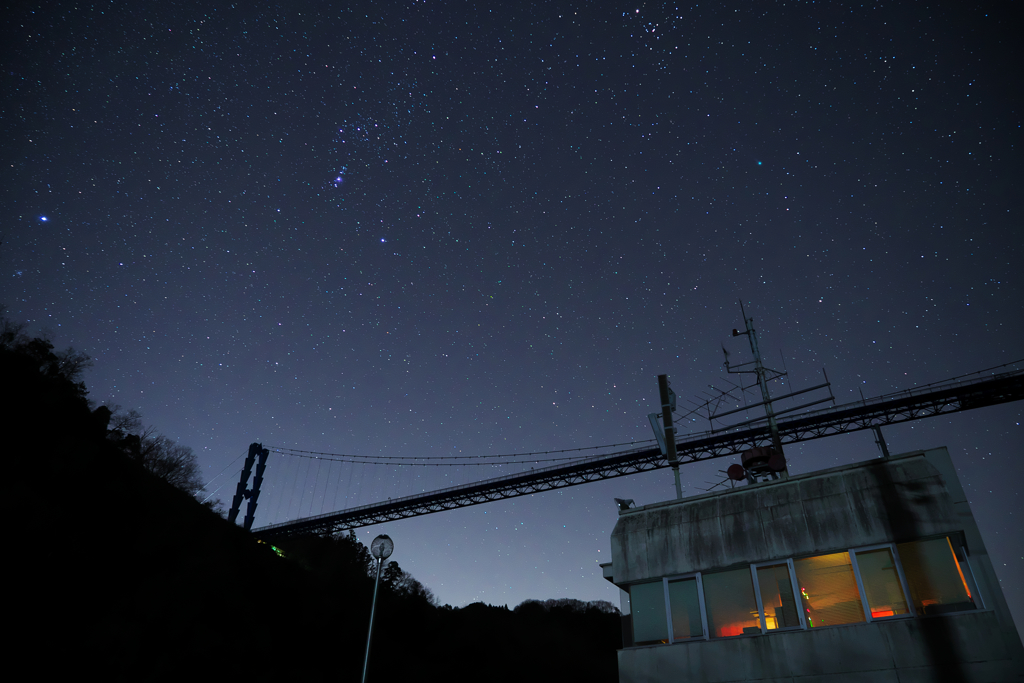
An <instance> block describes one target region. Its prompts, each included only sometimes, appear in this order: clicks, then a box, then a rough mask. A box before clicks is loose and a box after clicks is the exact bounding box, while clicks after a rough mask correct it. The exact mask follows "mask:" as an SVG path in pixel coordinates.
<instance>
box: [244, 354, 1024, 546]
mask: <svg viewBox="0 0 1024 683" xmlns="http://www.w3.org/2000/svg"><path fill="white" fill-rule="evenodd" d="M1021 399H1024V370H1020V369H1014V370H1009V371H1007V372H1002V373H998V374H993V375H987V376H984V377H980V378H972V379H958V380H950V381H948V382H943V383H938V384H933V385H929V386H926V387H922V388H919V389H911V390H907V391H901V392H898V393H894V394H886V395H884V396H879V397H877V398H872V399H866V400H862V401H857V402H855V403H848V404H845V405H840V406H835V407H831V408H826V409H823V410H816V411H813V412H808V413H802V414H800V415H797V416H795V417H791V418H788V419H780V420H779V422H778V430H779V437H780V439H781V442H782V444H789V443H797V442H799V441H809V440H812V439H820V438H823V437H826V436H834V435H837V434H846V433H848V432H855V431H860V430H864V429H873V428H875V427H883V426H885V425H891V424H897V423H901V422H909V421H911V420H920V419H923V418H926V417H936V416H939V415H945V414H948V413H956V412H960V411H964V410H972V409H974V408H982V407H985V406H991V405H998V404H1000V403H1008V402H1011V401H1019V400H1021ZM771 441H772V438H771V434H770V432H769V428H768V425H767V423H766V422H765V421H764V419H763V418H762V419H760V420H753V421H751V422H745V423H742V424H739V425H734V426H732V427H727V428H723V429H720V430H715V431H710V432H703V433H700V434H695V435H692V436H688V437H686V438H683V439H678V440H677V441H676V452H677V457H678V458H679V462H680V463H691V462H699V461H702V460H710V459H712V458H721V457H726V456H731V455H736V454H738V453H741V452H743V451H745V450H747V449H750V448H754V447H757V446H770V445H771ZM665 467H669V463H668V461H667V460H666V458H665V456H664V455H663V454H662V452H661V450H660V449H658V448H654V449H652V448H644V449H633V450H628V451H621V452H618V453H613V454H610V455H599V456H590V457H585V458H580V459H579V460H574V461H571V462H569V463H565V464H560V465H555V466H552V467H543V468H538V469H536V470H530V471H529V472H522V473H519V474H510V475H506V476H503V477H497V478H495V479H487V480H484V481H478V482H473V483H471V484H464V485H461V486H453V487H451V488H446V489H440V490H437V491H429V492H427V493H421V494H416V495H412V496H405V497H403V498H395V499H392V500H387V501H381V502H379V503H371V504H369V505H361V506H359V507H354V508H349V509H346V510H339V511H337V512H330V513H326V514H322V515H316V516H313V517H305V518H302V519H296V520H292V521H289V522H282V523H279V524H271V525H269V526H264V527H260V528H257V529H253V533H254V534H255V535H257V536H258V537H260V538H261V539H263V540H267V541H270V540H276V539H284V538H294V537H299V536H313V535H317V536H326V535H333V534H337V533H339V532H342V531H345V530H347V529H355V528H358V527H363V526H369V525H371V524H380V523H382V522H387V521H391V520H397V519H404V518H406V517H417V516H419V515H426V514H430V513H433V512H441V511H443V510H452V509H454V508H460V507H467V506H469V505H479V504H480V503H487V502H490V501H495V500H501V499H503V498H515V497H517V496H526V495H529V494H531V493H540V492H543V491H550V490H552V489H559V488H565V487H568V486H577V485H579V484H586V483H588V482H592V481H597V480H600V479H612V478H614V477H624V476H626V475H630V474H636V473H638V472H646V471H648V470H656V469H661V468H665Z"/></svg>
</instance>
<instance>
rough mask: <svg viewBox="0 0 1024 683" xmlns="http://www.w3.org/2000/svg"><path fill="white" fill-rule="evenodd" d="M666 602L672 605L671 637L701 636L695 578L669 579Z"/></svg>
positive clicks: (702, 631) (676, 638) (682, 638)
mask: <svg viewBox="0 0 1024 683" xmlns="http://www.w3.org/2000/svg"><path fill="white" fill-rule="evenodd" d="M668 602H669V605H670V606H671V607H672V638H673V639H674V640H685V639H686V638H702V637H703V636H704V627H703V625H702V624H701V622H700V601H699V600H698V599H697V579H682V580H680V581H669V582H668Z"/></svg>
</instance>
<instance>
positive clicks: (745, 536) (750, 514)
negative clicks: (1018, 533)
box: [612, 454, 973, 584]
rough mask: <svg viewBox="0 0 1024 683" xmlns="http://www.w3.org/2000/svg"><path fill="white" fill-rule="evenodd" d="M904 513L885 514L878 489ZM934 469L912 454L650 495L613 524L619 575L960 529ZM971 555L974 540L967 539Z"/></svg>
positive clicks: (630, 577)
mask: <svg viewBox="0 0 1024 683" xmlns="http://www.w3.org/2000/svg"><path fill="white" fill-rule="evenodd" d="M892 497H896V498H898V500H899V502H900V503H901V505H902V507H903V512H904V514H905V515H908V516H909V517H910V519H906V518H901V519H898V520H896V521H895V523H894V521H893V520H891V519H890V517H889V514H888V513H887V510H886V508H885V499H886V498H892ZM962 528H963V527H962V524H961V520H960V515H959V514H958V510H957V509H956V506H955V505H954V501H953V499H952V498H951V496H950V494H949V492H948V491H947V489H946V487H945V485H944V482H943V479H942V476H941V475H940V473H939V470H938V469H937V468H936V467H935V466H933V465H932V464H931V463H930V462H928V460H927V459H926V458H925V457H924V455H923V454H920V455H919V456H918V457H906V458H900V459H894V460H889V461H882V460H878V461H873V462H870V463H862V464H858V465H854V466H850V467H841V468H835V469H833V470H825V471H823V472H817V473H814V474H808V475H802V476H799V477H793V478H791V479H790V480H789V481H784V482H770V483H763V484H755V485H753V486H741V487H738V488H735V489H732V490H729V491H725V492H722V493H718V494H710V495H705V496H696V497H694V498H687V499H685V500H683V501H674V500H673V501H668V502H665V503H655V504H654V505H647V506H644V507H640V508H632V509H630V510H628V511H625V512H622V513H621V514H620V515H619V520H618V522H617V523H616V525H615V529H614V531H613V532H612V565H613V567H614V581H615V583H617V584H622V583H633V582H635V581H640V580H644V579H647V578H650V577H656V576H671V575H673V574H687V573H690V572H696V571H707V570H709V569H716V568H723V567H729V566H733V565H740V564H750V563H752V562H763V561H765V560H772V559H776V558H786V557H793V556H799V555H812V554H815V553H822V552H828V551H834V550H839V549H847V548H857V547H861V546H867V545H873V544H876V543H888V542H893V541H895V542H900V541H905V540H911V539H912V538H921V537H923V536H929V535H933V534H941V533H946V532H949V531H952V530H960V529H962ZM971 552H972V555H973V548H971Z"/></svg>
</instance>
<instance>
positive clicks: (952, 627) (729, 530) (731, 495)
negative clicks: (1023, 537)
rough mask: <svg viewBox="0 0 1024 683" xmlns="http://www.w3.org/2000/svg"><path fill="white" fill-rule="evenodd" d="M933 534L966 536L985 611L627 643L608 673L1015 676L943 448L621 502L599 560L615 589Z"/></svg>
mask: <svg viewBox="0 0 1024 683" xmlns="http://www.w3.org/2000/svg"><path fill="white" fill-rule="evenodd" d="M941 534H948V535H958V536H960V538H962V539H963V540H964V541H965V543H966V546H967V549H968V552H969V554H970V562H971V567H972V569H973V571H974V575H975V579H976V580H977V583H978V589H979V592H980V594H981V596H982V599H983V601H984V603H985V609H984V610H983V611H979V612H968V613H962V614H956V615H947V616H935V617H926V618H912V619H902V620H893V621H876V622H873V623H866V624H852V625H847V626H837V627H829V628H820V629H813V630H807V631H789V632H782V633H772V634H767V635H758V636H752V637H743V638H734V639H724V640H712V641H696V642H684V643H676V644H673V645H657V646H648V647H639V648H628V649H625V650H623V651H621V652H620V653H619V676H620V680H621V681H623V682H624V683H626V682H629V683H633V682H636V683H640V682H641V681H643V682H646V681H675V680H686V681H708V682H709V683H710V682H712V681H741V680H751V681H754V680H756V681H776V680H777V681H802V682H805V681H806V682H810V681H826V680H827V681H831V682H836V681H844V682H845V681H868V680H870V681H888V680H891V681H900V682H901V683H905V682H906V681H960V680H964V681H1020V682H1022V683H1024V647H1022V645H1021V641H1020V637H1019V635H1018V634H1017V630H1016V628H1015V626H1014V624H1013V620H1012V617H1011V616H1010V613H1009V609H1008V607H1007V605H1006V601H1005V599H1004V598H1003V594H1002V591H1001V590H1000V588H999V583H998V579H997V577H996V575H995V571H994V569H993V567H992V563H991V560H990V559H989V556H988V551H987V550H986V548H985V544H984V541H983V540H982V537H981V533H980V531H979V530H978V527H977V524H976V523H975V521H974V517H973V515H972V514H971V511H970V506H969V505H968V503H967V498H966V495H965V494H964V491H963V488H962V487H961V485H960V482H959V480H958V479H957V477H956V471H955V469H954V467H953V463H952V461H951V460H950V458H949V453H948V452H947V451H946V449H945V448H939V449H933V450H929V451H920V452H916V453H909V454H905V455H902V456H896V457H893V458H891V459H889V460H880V459H879V460H872V461H868V462H864V463H857V464H854V465H848V466H844V467H837V468H832V469H828V470H823V471H820V472H813V473H809V474H805V475H800V476H796V477H791V478H790V479H789V480H786V481H775V482H769V483H763V484H755V485H752V486H742V487H738V488H736V489H731V490H728V491H724V492H719V493H713V494H706V495H702V496H695V497H693V498H688V499H685V500H682V501H676V500H673V501H667V502H664V503H656V504H653V505H647V506H644V507H639V508H633V509H630V510H625V511H622V512H620V514H619V519H618V522H617V524H616V525H615V529H614V530H613V532H612V538H611V545H612V562H611V563H610V565H605V566H603V567H602V569H603V570H604V575H605V577H606V578H609V579H610V580H611V581H613V582H614V583H616V584H618V585H620V586H624V585H626V584H630V583H634V582H637V581H644V580H650V579H655V578H660V577H663V576H673V575H677V574H688V573H691V572H697V571H701V572H706V571H709V570H714V569H723V568H726V567H732V566H739V565H749V564H751V563H754V562H764V561H770V560H776V559H784V558H788V557H800V556H807V555H814V554H819V553H827V552H834V551H838V550H845V549H849V548H858V547H863V546H869V545H875V544H881V543H893V542H895V543H899V542H902V541H908V540H914V539H918V538H923V537H927V536H932V535H941Z"/></svg>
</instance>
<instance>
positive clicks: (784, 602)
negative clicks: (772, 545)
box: [755, 563, 800, 631]
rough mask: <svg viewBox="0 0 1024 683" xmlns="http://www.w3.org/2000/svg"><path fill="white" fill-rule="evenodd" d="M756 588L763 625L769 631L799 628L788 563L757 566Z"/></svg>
mask: <svg viewBox="0 0 1024 683" xmlns="http://www.w3.org/2000/svg"><path fill="white" fill-rule="evenodd" d="M755 571H756V572H757V588H758V591H759V592H760V596H761V606H762V607H763V608H764V625H765V628H766V629H768V630H769V631H774V630H775V629H779V628H800V615H799V613H798V612H797V611H796V598H795V597H794V595H793V578H792V577H791V576H790V574H789V564H788V563H782V564H773V565H768V566H759V567H757V569H756V570H755Z"/></svg>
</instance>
